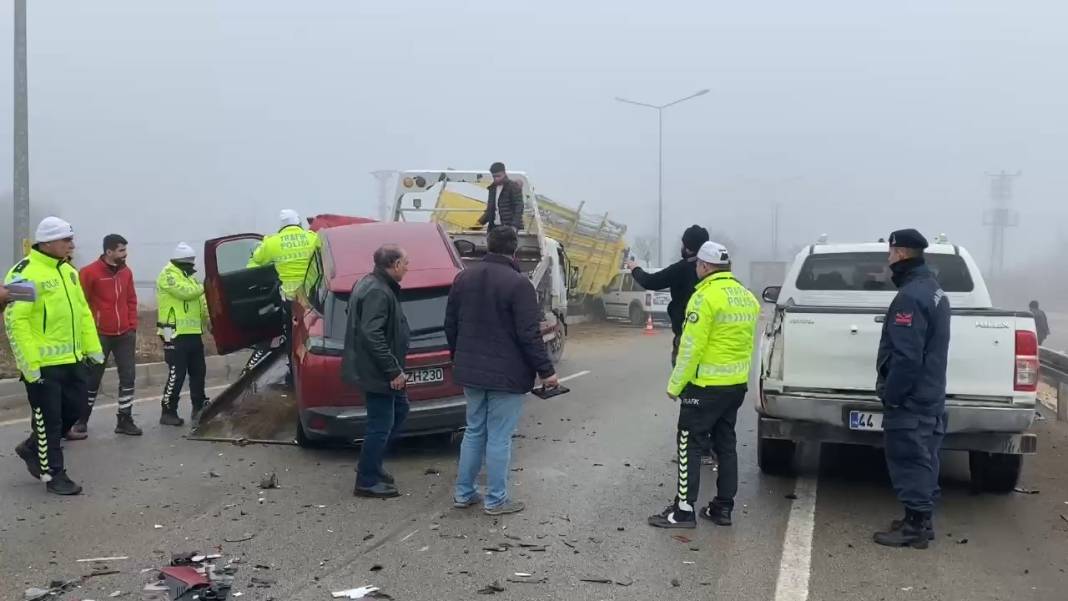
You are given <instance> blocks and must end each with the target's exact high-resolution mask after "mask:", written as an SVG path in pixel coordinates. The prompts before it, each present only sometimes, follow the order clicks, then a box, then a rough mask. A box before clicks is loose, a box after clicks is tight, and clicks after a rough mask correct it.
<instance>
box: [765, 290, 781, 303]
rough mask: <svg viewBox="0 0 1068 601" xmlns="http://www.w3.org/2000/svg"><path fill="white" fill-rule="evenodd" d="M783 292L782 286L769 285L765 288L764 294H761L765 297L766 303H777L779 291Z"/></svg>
mask: <svg viewBox="0 0 1068 601" xmlns="http://www.w3.org/2000/svg"><path fill="white" fill-rule="evenodd" d="M781 292H782V286H768V287H767V288H765V289H764V294H763V295H761V296H763V298H764V302H765V303H771V304H773V305H774V304H775V303H777V302H779V293H781Z"/></svg>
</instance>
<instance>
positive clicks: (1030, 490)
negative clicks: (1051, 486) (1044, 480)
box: [1012, 486, 1042, 495]
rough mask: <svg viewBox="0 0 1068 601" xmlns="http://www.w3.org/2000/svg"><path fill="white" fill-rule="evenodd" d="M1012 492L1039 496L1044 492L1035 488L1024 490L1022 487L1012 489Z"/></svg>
mask: <svg viewBox="0 0 1068 601" xmlns="http://www.w3.org/2000/svg"><path fill="white" fill-rule="evenodd" d="M1012 492H1015V493H1020V494H1021V495H1037V494H1039V493H1040V492H1042V491H1040V490H1038V489H1035V488H1023V487H1022V486H1017V487H1016V488H1014V489H1012Z"/></svg>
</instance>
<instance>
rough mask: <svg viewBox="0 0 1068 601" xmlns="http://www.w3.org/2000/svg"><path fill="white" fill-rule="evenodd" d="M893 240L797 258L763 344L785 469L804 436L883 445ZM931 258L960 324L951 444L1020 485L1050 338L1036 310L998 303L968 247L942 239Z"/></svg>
mask: <svg viewBox="0 0 1068 601" xmlns="http://www.w3.org/2000/svg"><path fill="white" fill-rule="evenodd" d="M887 254H888V248H887V245H886V244H885V243H870V244H817V245H813V246H810V247H808V248H805V249H803V250H802V251H801V252H800V253H798V255H797V257H796V258H795V259H794V263H793V265H792V267H791V268H790V269H789V271H788V272H787V274H786V279H785V281H784V285H783V286H772V287H769V288H767V289H765V290H764V294H763V297H764V300H765V301H766V302H769V303H774V305H775V313H774V315H773V316H772V317H771V319H769V320H768V323H767V325H766V327H765V330H764V333H763V337H762V340H761V345H760V353H761V371H760V395H759V400H758V401H757V403H758V404H757V412H758V413H759V415H760V417H759V425H758V437H759V440H758V460H759V465H760V468H761V470H762V471H764V472H767V473H784V472H788V471H790V469H791V468H792V464H793V456H794V449H795V446H796V443H797V442H817V443H824V442H826V443H844V444H859V445H868V446H882V441H883V438H882V433H881V431H882V404H881V403H880V401H879V399H878V398H877V397H876V394H875V379H876V369H875V360H876V355H877V353H878V348H879V337H880V336H881V333H882V322H883V319H884V314H885V312H886V309H887V307H888V306H889V304H890V301H891V300H892V299H893V297H894V294H895V293H896V288H895V287H894V285H893V283H892V282H891V281H890V270H889V268H888V267H887ZM927 263H928V265H929V266H930V267H931V269H932V271H934V272H935V274H936V277H937V278H938V281H939V283H940V284H941V285H942V288H943V289H944V290H945V292H946V296H947V297H948V298H949V300H950V303H951V306H952V308H953V314H952V318H951V322H950V324H951V325H950V345H949V366H948V373H947V384H946V411H947V413H948V416H949V422H948V428H947V434H946V438H945V442H944V444H943V448H944V449H953V450H963V451H969V458H970V462H969V463H970V467H971V478H972V484H973V488H975V489H976V490H987V491H999V492H1004V491H1011V490H1012V489H1013V488H1014V487H1015V486H1016V482H1017V479H1018V478H1019V475H1020V468H1021V465H1022V459H1023V457H1022V456H1023V455H1024V454H1033V453H1034V452H1035V451H1036V448H1037V438H1036V437H1035V435H1034V434H1030V433H1028V432H1027V430H1028V428H1029V427H1030V426H1031V422H1032V420H1033V419H1034V412H1035V395H1036V390H1037V386H1038V381H1039V380H1038V341H1037V338H1036V335H1035V322H1034V318H1033V317H1032V315H1031V314H1030V313H1026V312H1017V311H1004V310H999V309H995V308H992V307H991V301H990V293H989V292H988V291H987V287H986V283H985V282H984V281H983V277H982V275H981V274H980V272H979V268H978V267H977V266H976V263H975V261H974V260H973V259H972V257H971V255H969V254H968V252H967V251H966V250H964V249H962V248H960V247H958V246H954V245H951V244H944V243H937V244H933V245H932V246H931V247H930V248H928V249H927Z"/></svg>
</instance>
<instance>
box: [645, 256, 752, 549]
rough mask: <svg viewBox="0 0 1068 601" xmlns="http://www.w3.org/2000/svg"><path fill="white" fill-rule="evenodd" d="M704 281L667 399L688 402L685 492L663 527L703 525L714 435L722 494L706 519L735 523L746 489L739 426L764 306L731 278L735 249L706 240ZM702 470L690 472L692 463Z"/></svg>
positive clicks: (682, 439)
mask: <svg viewBox="0 0 1068 601" xmlns="http://www.w3.org/2000/svg"><path fill="white" fill-rule="evenodd" d="M696 267H697V277H698V278H700V282H699V283H698V284H697V289H696V290H695V291H694V294H693V296H692V297H691V298H690V302H689V304H688V305H687V307H686V319H685V323H686V325H685V327H684V329H683V331H682V340H681V341H680V343H679V355H678V359H677V361H676V363H675V370H674V371H673V372H672V373H671V381H670V382H669V384H668V389H667V394H668V396H669V397H670V398H671V399H678V400H679V401H680V404H681V406H680V408H679V425H678V453H679V458H678V464H679V479H678V492H677V495H676V497H675V500H674V502H672V503H671V505H669V506H668V507H667V509H665V510H664V511H662V512H661V513H658V514H656V515H654V516H652V517H650V518H649V524H650V525H651V526H655V527H657V528H696V527H697V519H696V515H697V511H696V509H695V506H696V504H697V497H698V492H699V491H700V486H701V448H700V445H699V444H697V441H699V440H701V439H702V437H704V436H708V435H711V438H712V446H713V449H714V450H715V451H716V454H717V455H718V456H719V477H718V480H717V482H716V497H715V499H713V500H712V502H710V503H709V505H708V507H705V508H704V509H702V510H701V512H700V513H701V517H703V518H705V519H708V520H711V521H712V522H713V523H715V524H717V525H720V526H730V525H731V512H732V511H733V509H734V496H735V495H736V494H737V492H738V455H737V449H736V447H737V439H736V437H735V431H734V427H735V423H736V422H737V418H738V408H739V407H741V405H742V401H744V400H745V393H746V389H747V387H748V384H749V366H750V364H751V363H752V358H753V341H754V338H755V336H756V326H757V320H758V319H759V317H760V303H759V302H758V301H757V299H756V297H754V296H753V294H752V293H751V292H749V290H747V289H746V287H745V286H743V285H742V284H741V282H739V281H738V280H737V279H735V277H734V275H733V274H732V273H731V259H730V255H729V253H728V252H727V249H726V248H724V247H723V245H721V244H718V243H716V242H705V243H704V244H703V245H702V246H701V249H700V250H699V251H698V252H697V262H696ZM691 465H692V466H694V467H693V469H692V470H691V469H690V466H691Z"/></svg>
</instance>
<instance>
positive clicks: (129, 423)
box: [115, 413, 143, 436]
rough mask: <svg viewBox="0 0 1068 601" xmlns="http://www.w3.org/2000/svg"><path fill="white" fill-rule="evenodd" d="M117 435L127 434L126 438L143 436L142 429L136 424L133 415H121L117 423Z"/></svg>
mask: <svg viewBox="0 0 1068 601" xmlns="http://www.w3.org/2000/svg"><path fill="white" fill-rule="evenodd" d="M115 433H116V434H125V435H126V436H140V435H141V434H143V432H141V428H138V427H137V424H135V423H134V419H133V414H131V413H120V414H119V415H118V417H117V418H116V421H115Z"/></svg>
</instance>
